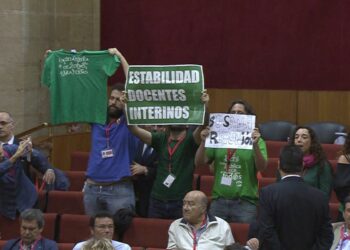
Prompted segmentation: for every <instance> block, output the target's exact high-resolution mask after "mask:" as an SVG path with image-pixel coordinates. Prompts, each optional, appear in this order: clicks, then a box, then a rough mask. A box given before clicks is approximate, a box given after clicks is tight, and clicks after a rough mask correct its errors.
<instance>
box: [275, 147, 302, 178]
mask: <svg viewBox="0 0 350 250" xmlns="http://www.w3.org/2000/svg"><path fill="white" fill-rule="evenodd" d="M303 157H304V155H303V151H302V150H301V148H300V147H298V146H296V145H286V146H284V147H283V148H282V149H281V152H280V159H279V160H280V169H281V170H282V171H283V172H285V173H300V172H301V171H302V169H303Z"/></svg>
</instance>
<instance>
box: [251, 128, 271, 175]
mask: <svg viewBox="0 0 350 250" xmlns="http://www.w3.org/2000/svg"><path fill="white" fill-rule="evenodd" d="M260 137H261V134H260V132H259V129H258V128H255V129H254V131H253V133H252V138H253V151H254V160H255V166H256V169H257V170H258V171H264V170H265V168H266V166H267V160H266V159H265V157H264V156H263V154H262V152H261V148H260V147H259V140H260Z"/></svg>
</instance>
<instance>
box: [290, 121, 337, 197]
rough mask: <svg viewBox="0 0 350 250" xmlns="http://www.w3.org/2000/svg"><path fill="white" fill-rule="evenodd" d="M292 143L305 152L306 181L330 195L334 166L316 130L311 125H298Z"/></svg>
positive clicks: (304, 171) (304, 177) (303, 174)
mask: <svg viewBox="0 0 350 250" xmlns="http://www.w3.org/2000/svg"><path fill="white" fill-rule="evenodd" d="M290 143H291V144H293V145H297V146H299V147H300V148H301V150H302V151H303V153H304V169H303V172H302V177H303V179H304V181H305V182H306V183H309V184H310V185H311V186H313V187H315V188H317V189H320V190H321V191H322V192H324V193H325V194H326V195H327V196H328V197H330V195H331V191H332V179H333V175H332V167H331V164H330V163H329V162H328V160H327V157H326V154H325V152H324V151H323V148H322V146H321V144H320V142H319V141H318V139H317V136H316V134H315V132H314V131H313V130H312V129H311V128H309V127H306V126H298V127H296V128H295V130H294V133H293V134H292V138H291V140H290Z"/></svg>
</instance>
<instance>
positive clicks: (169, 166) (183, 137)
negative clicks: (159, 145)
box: [168, 134, 186, 173]
mask: <svg viewBox="0 0 350 250" xmlns="http://www.w3.org/2000/svg"><path fill="white" fill-rule="evenodd" d="M185 137H186V134H185V135H184V136H182V137H181V138H179V139H178V140H177V143H176V144H175V146H174V147H173V148H171V147H170V142H171V141H175V140H174V139H172V138H171V137H169V139H168V153H169V164H168V170H169V173H171V160H172V157H173V155H174V154H175V152H176V150H177V148H178V147H179V146H180V144H181V143H182V142H183V140H184V139H185Z"/></svg>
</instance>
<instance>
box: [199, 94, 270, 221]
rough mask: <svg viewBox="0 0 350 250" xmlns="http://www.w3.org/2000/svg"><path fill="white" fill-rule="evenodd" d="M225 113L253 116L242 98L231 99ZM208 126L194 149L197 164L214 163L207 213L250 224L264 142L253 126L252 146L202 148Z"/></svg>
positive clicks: (264, 161) (264, 154)
mask: <svg viewBox="0 0 350 250" xmlns="http://www.w3.org/2000/svg"><path fill="white" fill-rule="evenodd" d="M228 113H230V114H241V115H254V112H253V110H252V108H251V107H250V105H249V104H248V103H247V102H245V101H243V100H235V101H233V102H232V105H231V107H230V108H229V111H228ZM209 132H210V131H209V128H207V129H205V130H203V131H202V133H201V138H202V142H201V144H200V146H199V148H198V150H197V153H196V158H195V163H196V166H203V165H207V164H212V163H213V165H214V176H215V181H214V186H213V190H212V198H213V201H212V203H211V207H210V213H211V214H212V215H214V216H218V217H220V218H222V219H225V220H226V221H227V222H241V223H251V222H253V221H254V220H255V219H256V215H257V210H256V205H257V202H258V180H257V177H256V173H257V171H263V170H264V169H265V168H266V164H267V150H266V144H265V141H264V140H263V139H262V138H261V136H260V133H259V130H258V129H257V128H256V129H254V131H253V132H252V140H253V148H252V149H251V150H250V149H229V148H227V149H225V148H205V146H204V145H205V140H206V137H207V136H208V135H209Z"/></svg>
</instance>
